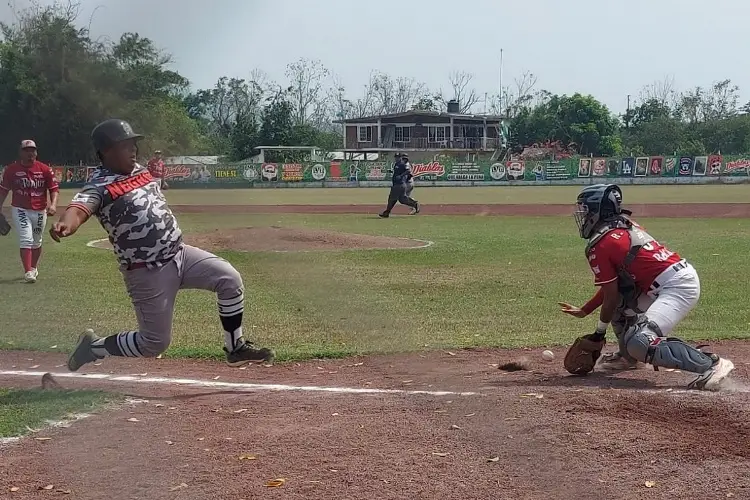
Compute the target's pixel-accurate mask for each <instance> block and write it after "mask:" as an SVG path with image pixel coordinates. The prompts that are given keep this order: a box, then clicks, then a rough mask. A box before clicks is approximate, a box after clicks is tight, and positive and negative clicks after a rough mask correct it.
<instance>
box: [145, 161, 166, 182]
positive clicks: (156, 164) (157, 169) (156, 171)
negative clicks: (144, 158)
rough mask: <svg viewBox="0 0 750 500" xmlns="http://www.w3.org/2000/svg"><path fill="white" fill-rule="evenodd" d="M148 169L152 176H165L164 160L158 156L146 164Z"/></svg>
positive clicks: (156, 177)
mask: <svg viewBox="0 0 750 500" xmlns="http://www.w3.org/2000/svg"><path fill="white" fill-rule="evenodd" d="M146 168H148V171H149V172H151V176H152V177H153V178H155V179H161V178H163V177H164V161H163V160H158V159H156V158H151V159H150V160H149V161H148V165H146Z"/></svg>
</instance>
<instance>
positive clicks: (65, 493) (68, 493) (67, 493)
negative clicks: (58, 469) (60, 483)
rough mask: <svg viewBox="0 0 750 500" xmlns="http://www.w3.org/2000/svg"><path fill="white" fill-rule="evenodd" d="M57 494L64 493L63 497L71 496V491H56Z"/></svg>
mask: <svg viewBox="0 0 750 500" xmlns="http://www.w3.org/2000/svg"><path fill="white" fill-rule="evenodd" d="M55 493H62V494H63V495H70V493H71V491H70V490H55Z"/></svg>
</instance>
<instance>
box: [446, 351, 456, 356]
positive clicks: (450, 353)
mask: <svg viewBox="0 0 750 500" xmlns="http://www.w3.org/2000/svg"><path fill="white" fill-rule="evenodd" d="M445 352H446V353H447V354H448V355H450V356H455V355H456V353H455V352H450V351H445Z"/></svg>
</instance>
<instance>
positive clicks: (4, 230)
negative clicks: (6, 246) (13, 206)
mask: <svg viewBox="0 0 750 500" xmlns="http://www.w3.org/2000/svg"><path fill="white" fill-rule="evenodd" d="M9 232H10V224H8V219H6V218H5V216H4V215H3V214H2V213H0V236H5V235H6V234H8V233H9Z"/></svg>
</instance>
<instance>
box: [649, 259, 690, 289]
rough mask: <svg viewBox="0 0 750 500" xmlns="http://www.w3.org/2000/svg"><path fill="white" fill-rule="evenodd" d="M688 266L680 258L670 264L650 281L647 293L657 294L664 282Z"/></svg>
mask: <svg viewBox="0 0 750 500" xmlns="http://www.w3.org/2000/svg"><path fill="white" fill-rule="evenodd" d="M687 266H688V263H687V261H686V260H685V259H682V260H681V261H680V262H678V263H677V264H672V265H671V266H669V267H668V268H666V269H665V270H664V271H662V272H661V274H660V275H659V276H657V277H656V279H655V280H654V281H653V283H651V286H650V287H649V289H648V293H649V295H651V294H657V293H659V290H660V289H661V287H662V286H664V283H667V282H669V280H671V279H672V278H673V277H674V275H675V274H677V273H678V272H680V271H682V270H683V269H685V268H686V267H687Z"/></svg>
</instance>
